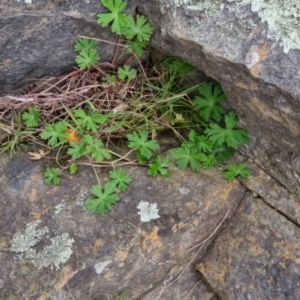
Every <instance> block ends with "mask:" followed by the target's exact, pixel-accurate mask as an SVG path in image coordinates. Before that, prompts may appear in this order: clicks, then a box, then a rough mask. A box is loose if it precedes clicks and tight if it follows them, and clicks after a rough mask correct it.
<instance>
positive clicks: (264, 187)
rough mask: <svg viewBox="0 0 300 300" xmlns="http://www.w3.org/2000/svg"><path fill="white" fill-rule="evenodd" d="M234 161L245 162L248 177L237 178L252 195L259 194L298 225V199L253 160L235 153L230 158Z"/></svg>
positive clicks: (299, 220)
mask: <svg viewBox="0 0 300 300" xmlns="http://www.w3.org/2000/svg"><path fill="white" fill-rule="evenodd" d="M232 161H233V162H234V163H246V164H247V166H248V168H249V169H250V170H251V172H252V173H251V175H250V176H249V178H247V179H245V178H241V177H240V178H239V181H240V182H241V183H242V184H243V185H244V186H245V187H246V188H247V189H249V190H250V191H252V192H253V193H254V195H259V196H260V197H261V198H263V200H264V201H265V202H266V203H268V204H269V205H270V206H272V207H274V208H275V209H276V210H278V211H279V212H280V213H282V214H283V215H285V216H286V217H287V218H288V219H289V220H291V221H292V222H295V223H297V224H298V225H299V226H300V199H299V198H298V197H296V196H295V195H294V194H293V193H291V192H290V191H289V190H288V189H286V188H285V187H284V186H283V185H282V184H280V183H279V182H278V181H277V180H275V179H274V178H272V177H270V176H269V175H268V174H267V173H266V172H265V171H264V170H262V169H260V168H259V167H258V166H257V164H256V163H255V161H251V160H249V159H245V157H244V156H242V155H240V154H239V153H236V154H235V155H234V157H233V158H232Z"/></svg>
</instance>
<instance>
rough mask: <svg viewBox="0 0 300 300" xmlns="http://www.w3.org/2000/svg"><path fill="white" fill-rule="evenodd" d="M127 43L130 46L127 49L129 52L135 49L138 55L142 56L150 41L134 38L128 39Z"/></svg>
mask: <svg viewBox="0 0 300 300" xmlns="http://www.w3.org/2000/svg"><path fill="white" fill-rule="evenodd" d="M127 45H128V46H129V49H127V51H126V52H127V53H128V54H131V51H133V52H134V53H135V54H136V55H137V56H142V55H143V53H144V49H145V48H146V47H147V45H148V42H145V41H144V42H140V41H138V40H132V41H128V42H127Z"/></svg>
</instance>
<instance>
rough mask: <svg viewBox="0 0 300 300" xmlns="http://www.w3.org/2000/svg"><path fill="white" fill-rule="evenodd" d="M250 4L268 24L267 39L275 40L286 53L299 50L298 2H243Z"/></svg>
mask: <svg viewBox="0 0 300 300" xmlns="http://www.w3.org/2000/svg"><path fill="white" fill-rule="evenodd" d="M242 2H243V3H245V4H251V10H252V11H253V12H257V13H258V15H259V16H260V18H261V20H262V21H265V22H267V23H268V26H269V29H270V31H269V37H271V38H275V39H276V40H277V41H279V42H280V45H281V46H283V51H284V52H285V53H287V52H288V51H289V50H290V49H300V1H299V0H276V1H275V0H274V1H269V0H243V1H242Z"/></svg>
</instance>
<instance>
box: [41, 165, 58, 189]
mask: <svg viewBox="0 0 300 300" xmlns="http://www.w3.org/2000/svg"><path fill="white" fill-rule="evenodd" d="M60 176H61V170H60V169H57V168H49V167H47V169H46V171H45V172H44V183H45V184H51V183H53V184H54V185H57V184H60Z"/></svg>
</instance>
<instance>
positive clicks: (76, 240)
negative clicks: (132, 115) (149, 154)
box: [0, 152, 245, 300]
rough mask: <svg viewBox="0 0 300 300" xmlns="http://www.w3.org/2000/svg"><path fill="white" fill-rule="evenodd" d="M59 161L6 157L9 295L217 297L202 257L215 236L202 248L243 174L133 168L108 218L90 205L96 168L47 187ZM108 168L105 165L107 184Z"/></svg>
mask: <svg viewBox="0 0 300 300" xmlns="http://www.w3.org/2000/svg"><path fill="white" fill-rule="evenodd" d="M49 164H50V163H49V161H39V162H36V161H30V160H29V159H28V158H27V156H26V153H25V152H24V153H19V154H18V155H15V156H13V157H12V159H11V160H9V158H8V156H6V155H2V156H0V185H1V193H0V214H1V220H0V227H1V232H0V245H1V247H0V248H1V252H0V265H1V270H2V271H1V275H0V283H1V284H0V295H1V297H2V298H1V297H0V299H48V298H50V296H51V297H54V298H55V299H69V298H68V297H70V291H71V292H72V295H73V297H74V299H81V300H85V299H90V298H89V297H91V299H107V298H106V296H105V294H107V295H109V296H110V297H111V298H112V297H113V295H114V294H118V293H121V292H124V291H129V294H128V299H141V298H142V297H144V298H143V299H178V300H181V299H184V297H186V296H187V295H189V296H187V299H195V300H197V299H203V300H209V299H216V298H215V295H214V293H213V292H212V291H211V290H210V289H209V287H207V286H206V284H205V283H204V282H203V281H202V280H201V278H200V276H199V274H197V273H196V270H195V269H194V268H193V264H194V262H195V260H194V261H193V260H192V258H193V256H194V255H195V253H196V252H197V251H199V253H198V255H197V259H200V257H201V256H202V255H203V253H204V252H205V250H206V248H207V246H208V245H210V244H211V242H212V241H213V239H214V238H215V235H213V236H212V237H211V238H210V239H208V241H207V243H205V244H204V245H203V247H202V248H201V249H200V247H201V244H199V243H201V242H202V241H203V240H205V239H207V238H208V237H209V236H210V235H211V233H212V232H213V231H214V229H215V228H216V227H217V225H218V224H219V223H220V222H221V221H222V219H223V218H224V216H225V215H226V213H228V214H229V216H230V215H232V214H233V212H234V210H235V209H236V207H237V206H238V204H239V203H240V201H241V199H242V198H243V195H244V192H245V189H244V187H243V186H241V185H240V184H239V183H238V182H237V181H235V182H233V183H230V182H227V181H225V180H224V179H223V178H222V174H221V173H219V171H217V170H213V171H206V172H203V173H201V174H196V173H193V172H189V171H187V172H182V171H179V170H177V169H175V168H174V169H172V177H171V178H170V179H162V178H156V179H152V178H149V177H148V176H147V170H146V169H144V168H140V167H130V168H128V169H127V172H128V174H129V175H130V176H131V177H132V179H133V182H132V183H131V185H130V187H129V190H128V191H127V192H126V193H125V194H121V200H120V201H119V202H118V203H117V204H116V205H114V207H113V210H112V211H111V212H109V213H108V214H107V215H106V216H100V215H97V214H93V213H88V212H87V211H85V210H84V209H83V206H84V201H85V199H87V198H89V197H90V195H89V189H90V187H91V185H92V184H96V178H95V175H94V174H93V172H92V170H91V169H84V168H81V169H80V172H79V174H78V175H76V176H73V177H72V176H71V175H68V174H67V173H66V174H65V175H64V176H63V177H62V183H61V185H59V186H46V185H43V177H42V175H43V171H44V169H45V166H46V165H47V166H48V165H49ZM101 170H103V169H101ZM106 176H107V173H106V172H105V171H100V170H99V178H100V180H101V181H102V183H103V182H104V180H105V177H106ZM141 203H142V204H144V207H145V208H144V209H141V206H142V205H141ZM198 244H199V245H198ZM195 245H197V247H196V248H194V249H193V250H191V251H188V250H189V249H190V248H192V247H194V246H195ZM199 249H200V250H199ZM189 262H191V265H190V266H189V267H188V269H187V271H186V272H184V273H183V274H182V276H181V277H180V278H179V279H178V280H176V282H174V284H171V283H172V281H173V280H175V279H176V278H177V277H178V275H179V274H180V272H181V271H182V270H183V269H184V268H185V267H186V266H187V265H188V263H189ZM69 289H70V291H69ZM148 295H149V296H148ZM154 296H155V297H156V298H155V297H154ZM52 299H53V298H52Z"/></svg>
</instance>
